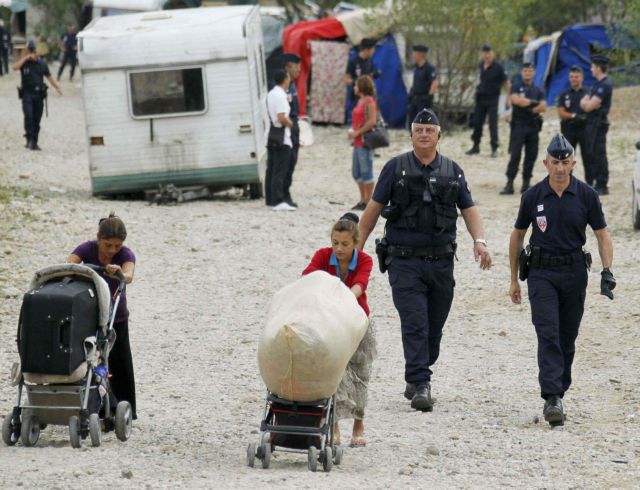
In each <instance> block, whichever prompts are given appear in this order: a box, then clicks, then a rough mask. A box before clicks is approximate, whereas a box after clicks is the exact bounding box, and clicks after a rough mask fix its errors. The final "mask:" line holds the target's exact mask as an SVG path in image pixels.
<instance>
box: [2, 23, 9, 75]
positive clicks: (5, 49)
mask: <svg viewBox="0 0 640 490" xmlns="http://www.w3.org/2000/svg"><path fill="white" fill-rule="evenodd" d="M10 53H11V31H10V30H9V28H8V27H5V25H4V20H2V19H0V76H1V75H2V74H3V72H4V74H5V75H8V74H9V54H10Z"/></svg>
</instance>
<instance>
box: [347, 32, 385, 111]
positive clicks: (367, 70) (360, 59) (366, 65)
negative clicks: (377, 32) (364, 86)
mask: <svg viewBox="0 0 640 490" xmlns="http://www.w3.org/2000/svg"><path fill="white" fill-rule="evenodd" d="M375 50H376V40H375V39H367V38H365V39H363V40H362V41H361V42H360V46H359V48H358V55H357V56H356V57H354V58H351V59H350V60H349V62H348V63H347V72H346V73H345V75H344V83H345V84H346V85H347V87H348V95H347V100H349V98H351V105H350V107H349V108H348V113H349V114H351V112H352V110H353V108H354V107H355V106H356V105H357V104H358V96H357V95H356V94H354V90H355V81H356V80H357V79H358V77H360V76H362V75H369V76H370V77H371V78H373V79H374V80H375V79H376V78H378V77H379V76H380V75H381V73H380V70H378V69H377V68H376V66H375V64H374V63H373V53H374V52H375ZM347 119H348V117H347Z"/></svg>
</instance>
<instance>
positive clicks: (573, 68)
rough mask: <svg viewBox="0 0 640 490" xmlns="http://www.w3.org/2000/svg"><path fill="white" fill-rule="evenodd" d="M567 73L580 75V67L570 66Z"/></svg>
mask: <svg viewBox="0 0 640 490" xmlns="http://www.w3.org/2000/svg"><path fill="white" fill-rule="evenodd" d="M569 71H571V72H573V73H582V68H580V66H578V65H571V68H569Z"/></svg>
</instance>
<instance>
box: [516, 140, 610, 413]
mask: <svg viewBox="0 0 640 490" xmlns="http://www.w3.org/2000/svg"><path fill="white" fill-rule="evenodd" d="M544 165H545V167H546V168H547V172H548V174H549V175H548V176H547V178H545V179H544V180H542V181H540V182H539V183H537V184H536V185H534V186H533V187H532V188H531V189H529V190H528V191H527V192H526V193H525V194H524V195H523V196H522V200H521V203H520V210H519V211H518V218H517V220H516V223H515V229H514V230H513V232H512V233H511V240H510V243H509V263H510V265H511V287H510V288H509V295H510V296H511V300H512V301H513V302H514V303H516V304H519V303H520V302H521V300H522V297H521V292H520V284H519V283H518V267H519V265H520V269H521V271H520V274H521V275H520V279H522V280H524V279H525V277H527V285H528V289H529V302H530V303H531V318H532V320H533V325H534V326H535V329H536V334H537V336H538V368H539V382H540V391H541V395H542V398H544V400H545V403H544V409H543V413H544V418H545V420H546V421H547V422H549V423H550V424H551V425H562V424H563V423H564V420H565V415H564V408H563V405H562V397H563V396H564V394H565V392H566V391H567V390H568V389H569V386H571V364H572V363H573V358H574V355H575V341H576V338H577V336H578V329H579V327H580V320H581V319H582V314H583V312H584V300H585V294H586V289H587V270H588V269H589V267H590V266H591V255H590V254H587V253H586V252H583V250H582V247H583V246H584V244H585V241H586V237H585V230H586V227H587V225H589V226H590V227H591V228H592V229H593V230H594V232H595V235H596V239H597V240H598V251H599V253H600V259H601V260H602V267H603V270H602V273H601V276H602V279H601V282H600V292H601V294H603V295H605V296H607V297H608V298H610V299H613V293H612V290H613V289H614V288H615V285H616V281H615V279H614V278H613V274H612V273H611V270H610V267H611V263H612V261H613V244H612V243H611V238H610V236H609V233H608V232H607V224H606V222H605V219H604V213H603V212H602V205H601V203H600V199H599V197H598V194H597V193H596V191H595V190H594V189H592V188H591V187H590V186H588V185H587V184H585V183H584V182H581V181H580V180H578V179H577V178H576V177H575V176H573V175H572V170H573V168H574V167H575V165H576V159H575V152H574V149H573V147H572V146H571V145H570V144H569V142H568V141H567V140H566V138H565V137H564V136H562V135H560V134H559V135H557V136H555V137H554V138H553V139H552V140H551V143H550V144H549V146H548V148H547V156H546V158H545V159H544ZM529 225H531V226H532V228H533V230H532V232H531V238H530V242H529V248H528V253H527V251H522V253H521V250H522V246H523V242H524V237H525V235H526V233H527V228H529ZM519 259H520V263H519ZM527 273H528V276H527Z"/></svg>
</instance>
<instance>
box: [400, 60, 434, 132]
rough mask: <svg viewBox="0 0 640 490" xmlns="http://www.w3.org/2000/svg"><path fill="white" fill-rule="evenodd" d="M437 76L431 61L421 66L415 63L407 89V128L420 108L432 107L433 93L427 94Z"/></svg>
mask: <svg viewBox="0 0 640 490" xmlns="http://www.w3.org/2000/svg"><path fill="white" fill-rule="evenodd" d="M437 77H438V72H437V70H436V68H435V66H433V65H432V64H431V63H429V62H428V61H427V62H425V63H424V64H423V65H422V66H419V65H415V66H414V68H413V85H412V86H411V90H410V91H409V111H408V113H407V122H408V126H409V129H411V123H412V122H413V120H414V119H415V117H416V115H417V114H418V112H420V111H421V110H422V109H431V108H432V107H433V95H429V90H430V89H431V84H432V83H433V82H434V80H436V79H437Z"/></svg>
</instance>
